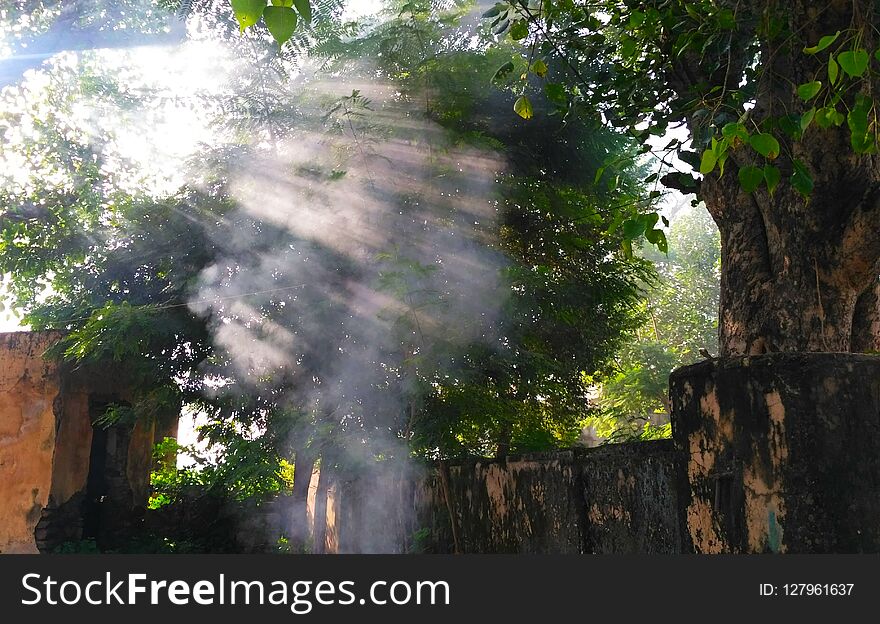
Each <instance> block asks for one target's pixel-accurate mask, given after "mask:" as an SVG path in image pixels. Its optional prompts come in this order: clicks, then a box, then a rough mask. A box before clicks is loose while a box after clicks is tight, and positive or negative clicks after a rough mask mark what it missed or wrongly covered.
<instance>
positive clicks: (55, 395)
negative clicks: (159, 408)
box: [0, 332, 176, 553]
mask: <svg viewBox="0 0 880 624" xmlns="http://www.w3.org/2000/svg"><path fill="white" fill-rule="evenodd" d="M60 337H61V335H60V334H59V333H57V332H14V333H6V334H0V553H28V552H29V553H36V552H38V548H37V544H38V542H39V543H40V544H41V547H43V548H51V547H52V546H51V544H50V542H51V541H52V539H55V538H47V537H46V535H45V534H46V532H47V529H45V528H41V529H40V530H39V531H38V533H39V534H40V535H41V537H39V539H37V538H36V537H35V535H34V530H35V529H36V527H37V524H38V523H39V522H40V519H41V517H44V520H45V522H48V523H49V524H51V525H52V526H60V525H58V523H59V522H61V523H63V524H64V528H65V529H66V530H65V531H62V533H63V534H64V537H63V538H61V539H62V540H67V539H78V537H77V536H78V535H79V534H80V530H81V527H80V528H77V527H78V526H79V525H78V524H77V523H75V522H73V523H71V518H70V516H69V513H73V514H74V516H78V515H79V513H80V512H79V509H80V508H79V505H81V504H82V503H81V501H82V500H83V494H84V493H85V491H86V484H87V481H88V475H89V461H90V456H91V446H92V431H93V429H92V417H93V415H92V414H91V413H90V405H89V402H90V398H95V399H97V400H99V401H105V402H106V401H124V400H127V399H129V398H130V397H131V390H130V388H129V387H128V386H126V385H125V380H124V379H122V378H121V376H118V375H117V376H108V375H100V374H95V373H94V371H90V372H84V371H83V370H80V371H67V370H64V371H62V370H61V369H60V368H59V366H58V365H57V364H56V363H54V362H53V361H51V360H49V359H46V358H44V357H43V355H44V353H45V352H46V349H47V348H49V347H50V346H51V345H52V344H54V343H55V342H57V341H58V340H59V339H60ZM175 423H176V416H175V415H174V414H169V415H168V417H167V418H165V417H163V418H161V419H159V421H158V424H157V423H156V422H138V423H137V424H136V425H135V427H134V429H133V430H132V431H131V433H130V442H129V445H128V448H127V449H126V451H125V452H126V462H125V477H124V478H125V482H126V483H127V486H128V487H127V488H123V491H124V492H125V497H126V500H120V501H116V502H117V503H118V504H120V505H122V508H123V509H126V508H130V509H132V510H133V509H135V508H137V507H143V506H145V505H146V502H147V498H148V496H149V487H150V483H149V479H150V469H151V466H152V449H153V444H154V441H155V439H156V436H157V433H156V432H157V429H159V430H160V435H162V436H165V435H169V434H172V435H173V434H174V433H176V431H175V430H176V426H175ZM129 488H130V490H129ZM128 491H130V492H131V499H130V500H128V499H127V498H128ZM77 495H79V497H77ZM68 502H70V504H69V505H68V506H67V507H66V508H64V509H65V513H63V514H61V515H60V516H59V515H58V514H55V515H54V516H53V515H52V514H53V513H54V510H58V509H59V508H62V507H63V506H64V505H65V503H68ZM47 514H48V516H47ZM74 520H75V518H74ZM52 523H54V524H52ZM44 524H45V523H44ZM40 526H41V527H43V524H41V525H40ZM49 533H53V532H52V531H49ZM55 533H57V531H56V532H55ZM40 540H44V541H40ZM45 540H48V541H45ZM56 541H57V540H56ZM47 544H49V545H48V546H47Z"/></svg>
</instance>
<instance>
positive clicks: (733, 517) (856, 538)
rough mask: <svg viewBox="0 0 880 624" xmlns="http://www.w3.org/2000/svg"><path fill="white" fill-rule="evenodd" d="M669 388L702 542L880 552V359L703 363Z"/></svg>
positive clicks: (781, 356) (684, 506)
mask: <svg viewBox="0 0 880 624" xmlns="http://www.w3.org/2000/svg"><path fill="white" fill-rule="evenodd" d="M670 398H671V400H672V416H673V435H674V437H675V441H676V445H677V448H678V450H679V452H680V453H681V456H682V458H683V463H682V466H683V470H684V471H685V476H684V480H685V483H684V486H683V487H682V488H681V492H682V496H681V497H680V505H681V512H682V513H683V514H685V515H686V519H687V526H688V534H689V538H690V539H692V541H693V545H694V547H695V549H696V551H697V552H701V553H726V552H734V553H739V552H742V553H761V552H790V553H857V552H880V462H878V461H877V459H876V458H877V449H878V448H880V357H877V356H870V355H854V354H845V353H775V354H768V355H760V356H752V357H741V358H729V359H718V360H711V361H705V362H701V363H699V364H695V365H693V366H688V367H685V368H682V369H679V370H677V371H675V372H674V373H673V375H672V378H671V379H670Z"/></svg>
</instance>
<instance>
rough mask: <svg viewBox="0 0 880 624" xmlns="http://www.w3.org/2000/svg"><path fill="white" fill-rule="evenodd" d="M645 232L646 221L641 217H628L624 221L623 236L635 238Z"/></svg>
mask: <svg viewBox="0 0 880 624" xmlns="http://www.w3.org/2000/svg"><path fill="white" fill-rule="evenodd" d="M644 232H645V222H644V221H643V220H641V219H627V220H626V221H624V222H623V237H624V238H625V239H626V240H635V239H637V238H638V237H639V236H641V235H642V234H643V233H644Z"/></svg>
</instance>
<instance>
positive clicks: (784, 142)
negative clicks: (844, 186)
mask: <svg viewBox="0 0 880 624" xmlns="http://www.w3.org/2000/svg"><path fill="white" fill-rule="evenodd" d="M826 9H827V7H826V8H822V7H819V6H817V7H815V11H816V12H817V13H821V12H822V11H825V10H826ZM483 20H484V22H485V24H486V25H487V27H488V28H489V29H490V30H491V32H492V33H494V34H495V35H496V36H501V37H505V36H507V37H509V38H510V39H512V40H513V41H515V42H519V43H520V44H521V45H522V53H523V55H528V56H529V57H530V59H531V58H532V57H542V58H543V59H547V58H551V57H552V58H556V59H562V60H563V61H564V63H563V67H561V68H560V70H561V72H560V73H563V74H564V75H563V76H561V77H559V78H557V82H551V83H549V84H546V85H544V86H543V90H544V91H545V92H546V94H547V95H548V97H551V99H555V100H560V105H562V106H564V104H565V102H564V101H568V102H571V101H573V100H576V101H579V102H582V103H584V104H586V105H588V106H590V107H592V108H593V109H594V110H595V111H596V113H597V117H598V118H599V120H600V121H601V123H607V124H610V125H612V126H615V127H620V128H623V129H626V130H627V131H628V132H629V133H630V134H631V135H632V136H634V137H635V138H637V139H638V140H640V141H641V142H643V143H644V144H647V142H648V141H649V140H650V139H651V138H652V137H659V136H664V135H665V134H667V132H668V131H669V129H671V128H674V127H677V126H682V125H684V126H686V127H687V130H688V131H689V134H690V139H691V141H690V145H689V146H688V145H687V142H686V141H684V140H682V139H673V140H672V141H671V142H670V144H669V145H668V146H667V147H666V149H664V150H659V151H662V152H663V153H662V154H659V156H660V157H661V160H662V162H664V163H666V162H669V161H670V160H672V158H673V157H677V160H680V161H682V162H685V163H687V164H688V165H690V166H692V168H693V171H694V173H699V174H702V175H704V176H706V175H711V174H715V173H716V172H717V174H718V175H719V176H723V174H724V170H725V164H727V163H728V157H730V156H731V155H732V154H736V157H735V158H734V159H733V160H734V161H736V165H737V166H736V170H735V171H734V175H735V176H737V177H738V179H739V182H740V186H741V188H742V189H743V190H744V191H746V192H748V193H753V192H756V191H758V190H759V189H761V188H763V189H765V190H766V192H767V193H768V194H769V195H773V194H774V193H775V192H776V190H777V188H778V187H779V184H780V183H782V182H783V181H784V182H787V183H788V184H789V185H790V186H791V187H792V188H793V189H794V190H795V191H797V192H798V193H800V194H801V195H802V196H803V197H805V198H807V197H809V196H810V195H811V193H812V190H813V186H814V180H813V177H814V174H815V171H811V166H810V165H809V164H808V163H807V162H805V161H804V159H803V158H802V157H800V156H799V150H798V149H797V148H796V147H795V146H796V145H797V144H798V143H799V142H801V141H802V139H803V138H804V136H805V135H806V134H807V133H808V132H815V131H819V132H821V131H825V130H828V129H830V128H838V127H843V128H844V129H845V130H846V131H848V133H849V143H850V147H851V149H852V151H853V153H854V154H856V155H862V154H873V153H875V152H876V150H877V123H876V116H877V108H876V102H875V99H874V98H873V97H872V95H871V93H872V91H871V89H872V85H873V84H875V83H876V82H877V76H878V73H880V49H875V48H877V46H876V45H872V44H873V43H874V42H875V40H876V37H875V36H874V32H873V30H872V29H871V27H870V23H869V22H870V18H869V17H864V16H861V17H860V14H859V12H858V11H856V12H854V16H853V18H852V20H851V21H850V23H849V24H848V25H847V24H842V26H844V27H841V28H840V29H837V30H836V31H835V32H831V33H819V36H815V35H814V37H815V38H812V39H808V40H807V41H808V44H807V45H804V44H800V45H799V46H798V47H797V48H796V49H789V48H792V41H795V40H796V39H795V38H796V37H799V36H805V35H804V34H803V33H802V32H800V31H797V30H791V27H790V26H789V24H788V20H789V18H788V16H787V14H786V12H785V8H784V7H782V6H776V5H775V4H774V3H761V2H718V1H714V0H698V1H687V2H685V1H681V0H679V1H671V2H651V1H649V2H613V1H602V2H597V3H589V4H576V3H572V2H570V1H559V2H555V1H554V2H551V1H548V0H509V1H508V2H499V3H498V4H496V5H495V6H493V7H492V8H491V9H490V10H488V11H486V12H485V13H484V14H483ZM813 42H815V43H813ZM810 43H812V45H810ZM782 53H786V54H791V58H792V59H793V62H794V63H795V64H796V66H797V67H798V68H799V69H800V68H801V67H805V68H806V72H802V71H799V72H798V73H799V74H804V73H806V74H808V75H809V79H808V80H805V81H798V82H795V83H792V82H791V80H790V79H789V82H788V84H785V82H784V77H783V76H780V75H778V72H777V70H775V69H774V68H773V64H774V63H775V62H776V61H777V60H778V59H779V58H780V55H781V54H782ZM541 63H546V61H545V60H542V61H541ZM543 67H546V64H545V65H543ZM503 69H504V68H502V70H503ZM534 73H535V74H538V72H534ZM539 75H540V76H541V78H544V77H545V76H546V71H545V72H543V73H541V74H539ZM534 90H535V85H534V83H533V81H529V80H528V76H527V74H526V73H523V75H522V89H521V92H520V93H519V94H518V96H517V100H516V111H517V113H519V114H520V115H521V116H522V117H524V118H525V119H529V118H530V117H531V116H532V107H531V106H529V105H527V103H528V102H529V99H528V97H529V95H528V92H529V91H534ZM761 90H765V91H766V90H774V97H777V99H778V100H780V101H781V103H783V105H782V106H779V107H777V108H774V109H772V110H759V109H756V108H755V103H756V102H757V99H758V97H759V94H760V92H761ZM785 90H788V92H789V93H790V94H791V96H790V97H789V96H787V95H786V94H785V93H783V92H782V91H785ZM776 91H780V92H779V93H776ZM844 124H845V125H844ZM691 150H696V153H693V152H692V151H691ZM652 151H653V150H652ZM780 157H782V158H780ZM777 160H779V162H777ZM680 173H681V172H680ZM665 179H666V180H667V181H676V180H680V179H681V177H680V176H679V175H678V173H676V174H674V175H672V176H666V177H665ZM696 184H697V182H696V180H695V179H694V183H693V186H694V187H696ZM674 187H675V188H680V187H681V185H674ZM682 190H685V189H682Z"/></svg>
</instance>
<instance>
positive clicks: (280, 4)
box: [272, 0, 293, 7]
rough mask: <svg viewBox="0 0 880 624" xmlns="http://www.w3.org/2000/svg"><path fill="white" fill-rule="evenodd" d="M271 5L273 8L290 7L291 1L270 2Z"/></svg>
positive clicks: (278, 0) (276, 0)
mask: <svg viewBox="0 0 880 624" xmlns="http://www.w3.org/2000/svg"><path fill="white" fill-rule="evenodd" d="M272 4H274V5H275V6H286V7H292V6H293V0H272Z"/></svg>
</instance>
